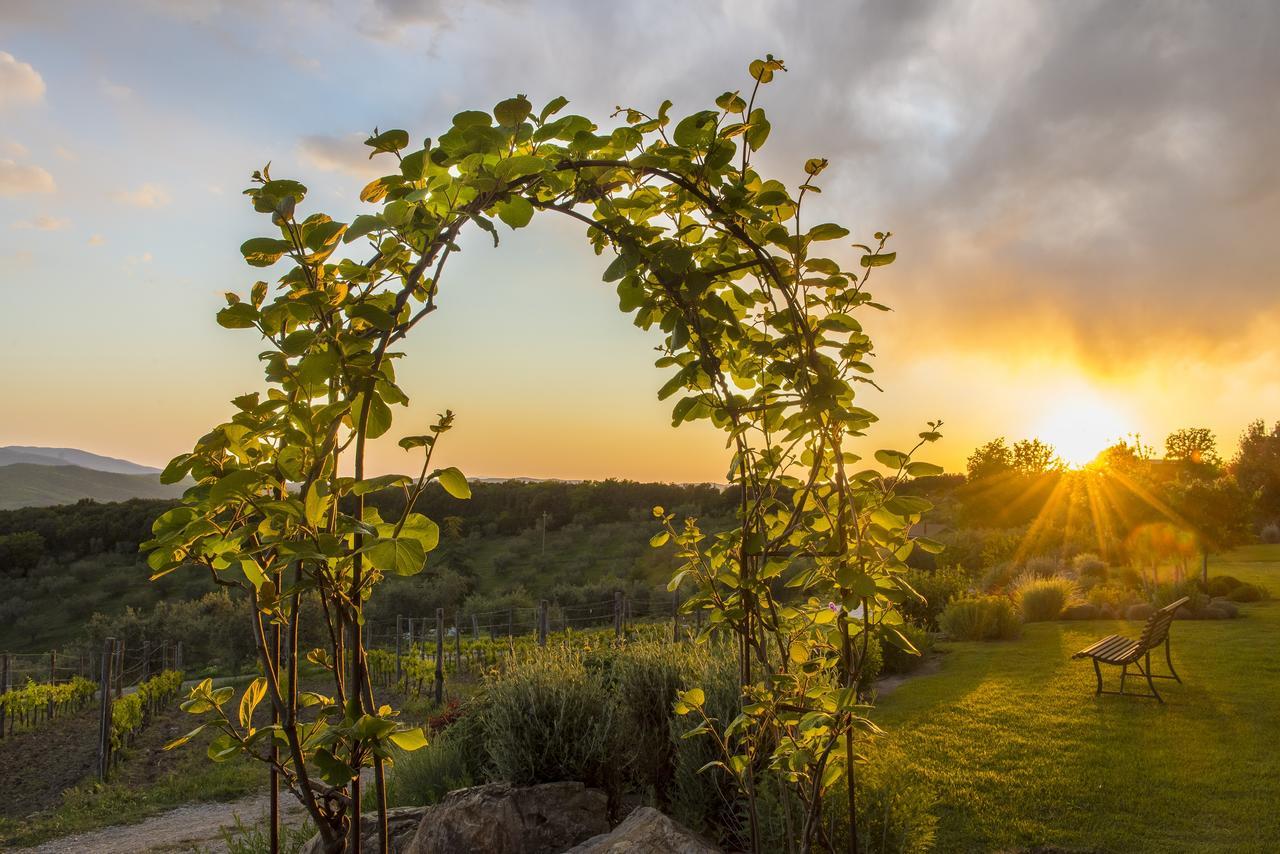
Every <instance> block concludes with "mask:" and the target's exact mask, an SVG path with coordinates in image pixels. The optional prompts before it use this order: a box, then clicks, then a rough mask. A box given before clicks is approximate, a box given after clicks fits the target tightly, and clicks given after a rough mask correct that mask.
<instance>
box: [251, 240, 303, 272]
mask: <svg viewBox="0 0 1280 854" xmlns="http://www.w3.org/2000/svg"><path fill="white" fill-rule="evenodd" d="M292 248H293V247H292V245H291V244H290V243H289V241H287V240H278V239H276V238H274V237H251V238H249V239H248V240H246V241H245V242H244V243H241V244H240V254H241V255H243V256H244V260H245V261H247V262H248V263H249V264H250V266H253V267H270V266H271V265H272V264H274V263H275V262H277V261H279V260H280V256H282V255H284V253H286V252H288V251H289V250H290V249H292Z"/></svg>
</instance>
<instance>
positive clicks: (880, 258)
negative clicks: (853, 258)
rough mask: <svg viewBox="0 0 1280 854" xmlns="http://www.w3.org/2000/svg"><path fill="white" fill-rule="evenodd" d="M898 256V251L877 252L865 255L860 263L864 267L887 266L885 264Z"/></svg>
mask: <svg viewBox="0 0 1280 854" xmlns="http://www.w3.org/2000/svg"><path fill="white" fill-rule="evenodd" d="M897 257H898V253H897V252H885V253H884V254H876V255H863V256H862V260H861V261H859V262H858V263H860V264H861V265H862V266H864V267H885V266H888V265H889V264H892V263H893V260H894V259H895V258H897Z"/></svg>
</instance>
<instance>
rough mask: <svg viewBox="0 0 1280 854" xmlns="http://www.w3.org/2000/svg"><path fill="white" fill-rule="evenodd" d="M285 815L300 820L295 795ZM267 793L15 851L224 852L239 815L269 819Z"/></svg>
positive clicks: (287, 800)
mask: <svg viewBox="0 0 1280 854" xmlns="http://www.w3.org/2000/svg"><path fill="white" fill-rule="evenodd" d="M280 809H281V813H282V815H283V817H284V818H285V819H286V820H288V819H290V818H293V819H297V820H300V818H301V815H302V812H303V810H302V806H301V804H299V803H298V802H297V801H296V800H295V799H294V798H293V797H292V796H289V795H287V794H284V795H282V796H281V798H280ZM267 810H268V802H267V796H266V794H258V795H250V796H249V797H246V798H241V799H240V800H238V801H231V802H229V803H220V804H192V805H190V806H185V807H178V808H177V809H174V810H170V811H169V812H165V813H160V814H159V815H154V816H152V817H151V818H148V819H145V820H144V821H142V822H140V823H138V824H126V825H119V826H117V827H104V828H102V829H101V830H92V831H89V832H87V833H77V834H75V835H74V836H63V837H61V838H59V839H52V840H50V841H48V842H46V843H44V844H43V845H39V846H37V847H35V848H19V849H16V850H15V851H14V852H12V854H72V852H74V854H83V852H89V851H92V852H94V854H141V852H144V851H166V852H178V851H198V852H202V854H204V852H218V854H222V852H225V851H226V850H227V849H226V846H225V845H223V843H222V836H221V831H222V829H223V828H225V827H231V826H232V825H233V824H234V821H235V816H237V815H238V816H240V819H241V820H242V821H243V822H244V823H245V824H246V825H251V824H255V823H257V822H258V821H261V820H263V819H265V817H266V815H267Z"/></svg>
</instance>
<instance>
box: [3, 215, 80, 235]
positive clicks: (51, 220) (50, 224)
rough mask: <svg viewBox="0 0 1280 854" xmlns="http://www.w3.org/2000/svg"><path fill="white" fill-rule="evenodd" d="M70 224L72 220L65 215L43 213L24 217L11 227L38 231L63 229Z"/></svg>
mask: <svg viewBox="0 0 1280 854" xmlns="http://www.w3.org/2000/svg"><path fill="white" fill-rule="evenodd" d="M70 224H71V220H69V219H66V218H65V217H56V216H46V215H44V214H41V215H40V216H36V217H32V218H31V219H24V220H20V221H18V222H15V223H14V224H13V225H12V226H10V227H11V228H20V229H28V228H29V229H35V230H37V231H61V230H62V229H64V228H66V227H67V226H68V225H70Z"/></svg>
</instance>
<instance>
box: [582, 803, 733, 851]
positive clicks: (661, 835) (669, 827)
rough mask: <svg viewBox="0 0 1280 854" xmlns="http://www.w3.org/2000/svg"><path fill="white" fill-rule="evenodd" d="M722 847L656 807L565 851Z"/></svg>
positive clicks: (641, 811) (711, 849)
mask: <svg viewBox="0 0 1280 854" xmlns="http://www.w3.org/2000/svg"><path fill="white" fill-rule="evenodd" d="M719 852H720V849H719V848H717V847H715V846H714V845H712V844H710V843H709V842H707V841H706V840H705V839H703V838H702V837H700V836H698V835H697V834H696V833H694V832H693V831H691V830H689V829H688V828H686V827H683V826H682V825H680V824H677V823H676V822H674V821H672V820H671V819H669V818H667V817H666V816H665V815H663V814H662V813H660V812H658V811H657V810H655V809H654V808H653V807H640V808H639V809H637V810H635V811H634V812H632V813H631V815H629V816H627V820H626V821H624V822H623V823H622V824H620V825H618V826H617V827H615V828H614V829H613V830H612V831H610V832H609V833H603V834H601V835H600V836H594V837H592V838H591V839H588V840H587V841H586V842H583V843H582V844H581V845H577V846H575V847H573V848H570V849H569V850H568V851H566V852H564V854H719Z"/></svg>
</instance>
